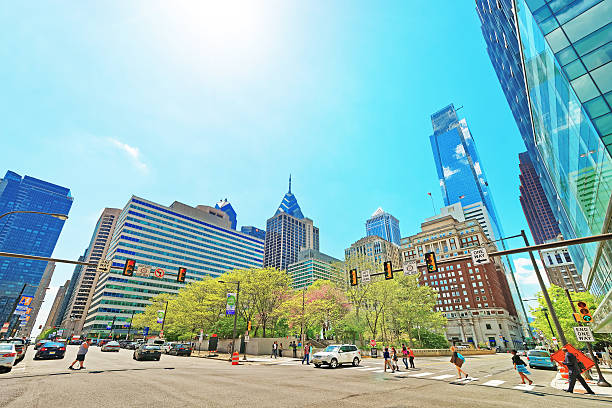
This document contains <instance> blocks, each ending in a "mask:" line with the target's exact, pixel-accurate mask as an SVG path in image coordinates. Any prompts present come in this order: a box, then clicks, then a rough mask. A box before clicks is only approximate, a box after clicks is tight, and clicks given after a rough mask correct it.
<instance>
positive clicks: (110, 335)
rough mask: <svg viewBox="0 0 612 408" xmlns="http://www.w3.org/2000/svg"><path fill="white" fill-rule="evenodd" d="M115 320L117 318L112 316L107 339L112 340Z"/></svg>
mask: <svg viewBox="0 0 612 408" xmlns="http://www.w3.org/2000/svg"><path fill="white" fill-rule="evenodd" d="M116 318H117V316H113V322H112V323H111V328H110V333H109V335H108V337H110V338H111V339H112V338H113V329H114V328H115V319H116Z"/></svg>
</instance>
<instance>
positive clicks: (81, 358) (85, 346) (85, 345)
mask: <svg viewBox="0 0 612 408" xmlns="http://www.w3.org/2000/svg"><path fill="white" fill-rule="evenodd" d="M89 344H91V339H87V340H85V341H83V342H82V343H81V345H80V346H79V351H77V355H76V360H74V361H73V362H72V364H70V366H69V367H68V369H69V370H75V368H74V367H73V366H74V365H75V364H76V362H77V361H78V362H79V370H82V369H84V368H85V366H84V365H83V363H84V362H85V354H87V352H88V351H89Z"/></svg>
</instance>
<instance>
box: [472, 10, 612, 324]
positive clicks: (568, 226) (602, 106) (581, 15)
mask: <svg viewBox="0 0 612 408" xmlns="http://www.w3.org/2000/svg"><path fill="white" fill-rule="evenodd" d="M476 8H477V10H478V15H479V17H480V20H481V22H482V31H483V34H484V37H485V41H486V43H487V48H488V50H489V55H490V57H491V60H492V62H493V66H494V68H495V70H496V72H497V76H498V78H500V82H501V84H502V88H504V92H506V87H507V83H508V81H509V80H510V79H511V78H513V77H514V76H517V77H518V76H520V77H521V78H522V79H523V81H517V82H516V87H515V90H516V93H517V94H524V95H525V104H524V106H526V107H527V108H528V110H527V111H525V110H524V109H523V110H521V111H520V112H517V113H516V114H515V119H516V121H517V123H520V124H521V125H519V129H521V135H522V136H523V140H524V141H525V145H526V147H527V151H528V152H529V156H530V158H531V159H532V161H533V163H534V167H535V168H536V172H537V173H538V175H539V176H540V178H541V181H542V187H543V189H544V193H545V194H546V197H547V199H548V201H549V203H550V205H551V209H552V211H553V213H554V215H555V218H556V219H557V221H559V229H560V231H561V233H562V234H563V236H564V237H565V238H566V239H570V238H575V237H584V236H589V235H595V234H601V233H604V232H609V231H610V230H611V227H610V225H611V222H610V221H611V217H612V210H611V208H612V155H611V151H612V109H611V105H612V104H611V101H612V96H611V95H612V93H611V92H612V81H610V78H612V64H611V63H610V61H611V59H612V55H611V54H610V53H609V52H608V49H609V45H610V40H609V39H610V36H611V35H612V2H610V1H609V0H603V1H597V0H593V1H581V2H559V1H551V0H542V1H537V2H536V1H526V0H516V1H509V0H503V1H498V2H497V3H496V4H495V5H492V2H490V1H487V0H477V1H476ZM496 32H497V36H496V35H495V33H496ZM499 34H503V35H501V36H500V35H499ZM508 50H510V51H508ZM508 55H510V56H511V57H512V58H513V60H514V61H515V63H513V64H512V65H510V66H508V65H505V64H504V63H503V61H504V60H505V59H507V56H508ZM500 61H501V63H500ZM510 68H512V70H510ZM521 82H522V86H521ZM506 96H508V95H506ZM507 99H508V101H509V103H510V106H511V108H512V110H513V112H514V111H515V108H514V104H515V103H516V102H515V101H516V98H515V99H513V100H512V99H510V98H507ZM519 100H520V98H519ZM523 123H528V125H529V126H528V127H527V130H524V126H522V124H523ZM529 129H531V132H529ZM568 251H569V252H570V255H571V258H572V260H573V261H574V263H575V265H576V268H577V270H578V272H579V273H581V275H582V280H583V282H585V283H586V284H587V288H588V289H589V291H591V292H592V293H593V294H594V295H596V296H597V297H599V298H600V299H601V301H602V303H601V304H600V306H599V308H598V309H597V312H595V314H594V315H593V322H592V324H591V326H592V327H593V329H594V331H596V332H610V331H612V243H610V241H605V242H603V243H601V244H599V243H593V244H584V245H580V246H570V247H568Z"/></svg>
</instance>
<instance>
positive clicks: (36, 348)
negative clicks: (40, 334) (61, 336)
mask: <svg viewBox="0 0 612 408" xmlns="http://www.w3.org/2000/svg"><path fill="white" fill-rule="evenodd" d="M48 341H50V340H38V341H37V342H36V344H35V345H34V350H38V349H39V348H40V347H41V346H42V345H43V344H45V343H47V342H48Z"/></svg>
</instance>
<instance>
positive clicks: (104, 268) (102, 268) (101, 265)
mask: <svg viewBox="0 0 612 408" xmlns="http://www.w3.org/2000/svg"><path fill="white" fill-rule="evenodd" d="M112 264H113V261H110V260H107V259H102V260H101V261H98V267H97V268H96V272H97V273H109V272H110V270H111V265H112Z"/></svg>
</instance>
